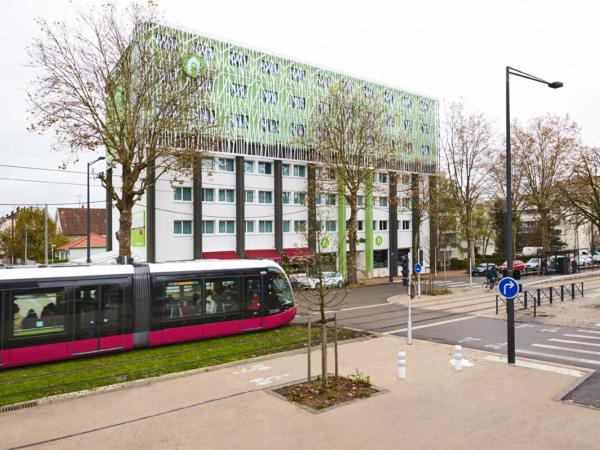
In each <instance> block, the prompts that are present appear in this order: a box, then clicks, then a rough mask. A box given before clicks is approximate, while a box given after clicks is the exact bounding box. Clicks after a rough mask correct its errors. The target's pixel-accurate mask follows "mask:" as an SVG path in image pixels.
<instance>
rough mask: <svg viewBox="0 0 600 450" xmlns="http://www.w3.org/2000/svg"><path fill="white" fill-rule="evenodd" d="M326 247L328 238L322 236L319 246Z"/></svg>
mask: <svg viewBox="0 0 600 450" xmlns="http://www.w3.org/2000/svg"><path fill="white" fill-rule="evenodd" d="M327 247H329V238H328V237H324V238H323V239H321V248H327Z"/></svg>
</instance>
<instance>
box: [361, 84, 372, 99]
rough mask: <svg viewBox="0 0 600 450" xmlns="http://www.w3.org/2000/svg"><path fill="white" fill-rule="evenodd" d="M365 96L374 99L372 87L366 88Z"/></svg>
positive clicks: (364, 90) (364, 88) (364, 89)
mask: <svg viewBox="0 0 600 450" xmlns="http://www.w3.org/2000/svg"><path fill="white" fill-rule="evenodd" d="M363 94H364V96H365V98H373V88H372V87H371V86H364V87H363Z"/></svg>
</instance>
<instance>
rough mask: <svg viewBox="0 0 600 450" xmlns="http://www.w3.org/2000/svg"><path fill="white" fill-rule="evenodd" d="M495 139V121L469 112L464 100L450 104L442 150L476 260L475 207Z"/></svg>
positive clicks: (482, 191)
mask: <svg viewBox="0 0 600 450" xmlns="http://www.w3.org/2000/svg"><path fill="white" fill-rule="evenodd" d="M493 139H494V131H493V128H492V124H491V123H490V121H489V120H488V119H487V118H486V117H485V116H484V115H483V114H482V113H471V114H467V113H466V112H465V107H464V105H463V104H462V103H453V104H451V105H450V108H449V112H448V115H447V119H446V124H445V129H444V135H443V137H442V140H441V142H442V151H443V155H444V159H445V163H446V168H447V171H448V177H449V179H450V181H451V184H450V186H451V187H452V191H451V192H452V194H453V197H454V200H455V202H456V203H457V204H460V205H461V212H460V223H461V229H462V231H463V235H464V236H465V239H466V241H467V248H468V254H469V258H471V260H472V261H474V260H475V247H474V238H473V210H474V208H475V205H476V203H477V201H478V200H479V198H480V197H481V195H482V194H483V193H484V191H485V189H486V187H487V183H488V174H489V164H488V162H489V159H490V156H491V151H492V146H493Z"/></svg>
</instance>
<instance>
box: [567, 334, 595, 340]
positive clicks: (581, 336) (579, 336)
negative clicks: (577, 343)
mask: <svg viewBox="0 0 600 450" xmlns="http://www.w3.org/2000/svg"><path fill="white" fill-rule="evenodd" d="M563 336H567V337H574V338H580V339H597V340H599V341H600V337H596V336H584V335H582V334H563Z"/></svg>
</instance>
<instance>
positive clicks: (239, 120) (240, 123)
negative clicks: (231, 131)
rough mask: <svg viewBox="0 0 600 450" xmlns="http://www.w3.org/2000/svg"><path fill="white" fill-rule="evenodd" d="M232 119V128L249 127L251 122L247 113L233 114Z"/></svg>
mask: <svg viewBox="0 0 600 450" xmlns="http://www.w3.org/2000/svg"><path fill="white" fill-rule="evenodd" d="M230 120H231V127H232V128H248V124H249V123H250V121H249V120H248V116H247V115H245V114H233V115H232V116H231V119H230Z"/></svg>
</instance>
